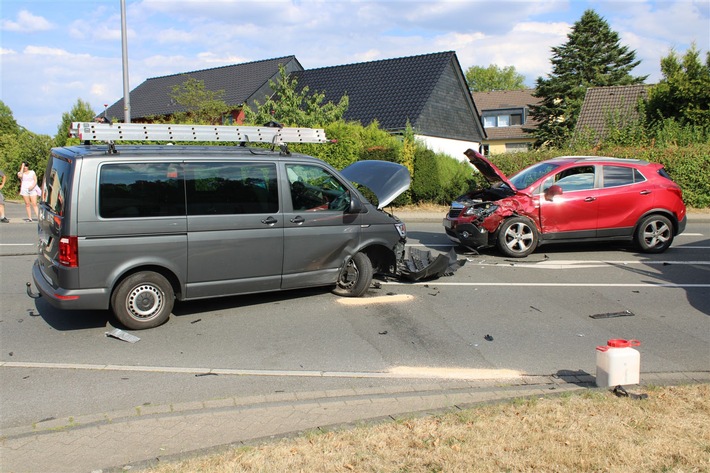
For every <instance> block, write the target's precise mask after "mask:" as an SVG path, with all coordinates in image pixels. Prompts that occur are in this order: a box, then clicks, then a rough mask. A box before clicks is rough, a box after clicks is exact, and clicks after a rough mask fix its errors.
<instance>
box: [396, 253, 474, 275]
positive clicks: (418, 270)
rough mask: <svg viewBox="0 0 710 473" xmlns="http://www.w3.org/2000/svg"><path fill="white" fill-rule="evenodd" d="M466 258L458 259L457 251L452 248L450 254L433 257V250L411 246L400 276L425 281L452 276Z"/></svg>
mask: <svg viewBox="0 0 710 473" xmlns="http://www.w3.org/2000/svg"><path fill="white" fill-rule="evenodd" d="M465 263H466V260H465V259H463V260H457V259H456V251H454V249H453V248H452V249H451V251H449V253H448V254H446V255H443V254H440V255H438V256H437V257H436V258H432V255H431V251H429V250H419V249H417V248H410V249H409V254H408V256H407V258H405V260H404V267H403V268H402V270H401V271H400V276H401V277H402V278H403V279H405V280H407V281H424V280H429V279H437V278H440V277H442V276H451V275H452V274H453V273H454V272H455V271H456V270H457V269H459V268H460V267H461V266H463V265H464V264H465Z"/></svg>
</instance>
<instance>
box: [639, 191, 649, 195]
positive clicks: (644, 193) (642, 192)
mask: <svg viewBox="0 0 710 473" xmlns="http://www.w3.org/2000/svg"><path fill="white" fill-rule="evenodd" d="M650 193H651V191H647V190H643V191H641V192H639V194H641V195H648V194H650Z"/></svg>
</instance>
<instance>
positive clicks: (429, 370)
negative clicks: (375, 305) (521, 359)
mask: <svg viewBox="0 0 710 473" xmlns="http://www.w3.org/2000/svg"><path fill="white" fill-rule="evenodd" d="M0 367H6V368H38V369H61V370H87V371H133V372H143V373H167V374H195V375H206V374H216V375H232V376H291V377H303V378H390V379H407V378H409V379H511V378H519V377H521V376H524V374H523V373H521V372H519V371H514V370H494V369H473V368H438V367H410V366H397V367H393V368H392V369H390V370H388V371H318V370H310V371H309V370H301V371H298V370H241V369H228V368H198V367H194V368H190V367H179V366H130V365H101V364H84V363H37V362H22V361H5V362H0Z"/></svg>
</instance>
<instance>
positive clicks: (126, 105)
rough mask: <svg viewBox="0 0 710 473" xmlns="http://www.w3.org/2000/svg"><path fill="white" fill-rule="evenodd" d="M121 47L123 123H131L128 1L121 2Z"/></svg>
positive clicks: (122, 0)
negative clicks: (127, 30) (127, 31)
mask: <svg viewBox="0 0 710 473" xmlns="http://www.w3.org/2000/svg"><path fill="white" fill-rule="evenodd" d="M121 47H122V48H121V49H122V53H123V54H122V56H123V116H124V118H123V122H124V123H131V91H130V88H129V87H128V34H127V33H126V0H121Z"/></svg>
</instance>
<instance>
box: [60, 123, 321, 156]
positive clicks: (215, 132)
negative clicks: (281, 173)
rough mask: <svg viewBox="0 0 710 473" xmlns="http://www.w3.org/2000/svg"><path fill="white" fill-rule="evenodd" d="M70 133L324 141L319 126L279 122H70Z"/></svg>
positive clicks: (99, 137)
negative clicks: (288, 124)
mask: <svg viewBox="0 0 710 473" xmlns="http://www.w3.org/2000/svg"><path fill="white" fill-rule="evenodd" d="M69 136H73V137H77V138H79V139H80V140H83V141H109V142H111V141H117V140H129V141H227V142H240V143H268V144H271V145H275V146H280V147H281V148H282V149H283V148H284V145H285V143H327V142H328V139H327V138H326V136H325V130H323V129H322V128H291V127H281V126H213V125H172V124H154V123H150V124H146V123H115V124H109V123H97V122H72V124H71V128H70V130H69Z"/></svg>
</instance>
